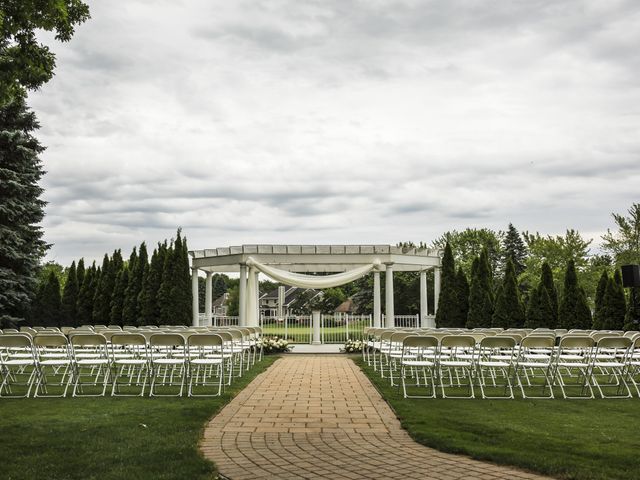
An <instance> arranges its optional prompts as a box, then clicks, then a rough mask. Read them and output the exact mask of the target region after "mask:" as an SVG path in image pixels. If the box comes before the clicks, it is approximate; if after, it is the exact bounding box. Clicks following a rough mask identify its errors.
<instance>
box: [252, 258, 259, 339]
mask: <svg viewBox="0 0 640 480" xmlns="http://www.w3.org/2000/svg"><path fill="white" fill-rule="evenodd" d="M255 275H256V317H255V319H256V321H255V323H254V324H253V325H252V326H253V327H259V326H260V272H259V271H258V270H256V274H255Z"/></svg>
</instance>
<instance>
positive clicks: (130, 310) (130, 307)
mask: <svg viewBox="0 0 640 480" xmlns="http://www.w3.org/2000/svg"><path fill="white" fill-rule="evenodd" d="M147 264H148V257H147V245H146V244H145V243H144V242H142V243H141V244H140V249H139V250H138V254H137V255H135V252H132V253H131V258H130V259H129V284H128V285H127V289H126V291H125V299H124V307H123V313H122V321H123V322H124V324H125V325H138V322H139V316H140V312H141V310H142V309H141V307H140V305H139V304H138V297H139V295H140V292H141V290H142V285H143V280H144V270H145V267H146V266H147Z"/></svg>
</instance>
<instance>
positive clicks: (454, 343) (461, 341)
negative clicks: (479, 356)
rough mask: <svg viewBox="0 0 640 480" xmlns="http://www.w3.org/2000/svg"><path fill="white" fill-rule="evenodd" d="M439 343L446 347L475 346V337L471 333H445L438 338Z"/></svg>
mask: <svg viewBox="0 0 640 480" xmlns="http://www.w3.org/2000/svg"><path fill="white" fill-rule="evenodd" d="M440 345H441V346H443V347H447V348H455V347H463V348H469V347H470V348H473V347H475V346H476V339H475V338H473V337H472V336H471V335H445V336H444V337H442V340H440Z"/></svg>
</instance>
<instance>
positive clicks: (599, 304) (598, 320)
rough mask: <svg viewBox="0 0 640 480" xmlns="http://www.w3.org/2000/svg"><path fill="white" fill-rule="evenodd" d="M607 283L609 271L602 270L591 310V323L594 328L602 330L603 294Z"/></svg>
mask: <svg viewBox="0 0 640 480" xmlns="http://www.w3.org/2000/svg"><path fill="white" fill-rule="evenodd" d="M608 284H609V273H608V272H607V271H606V270H603V271H602V274H601V275H600V280H598V287H597V288H596V300H595V310H594V312H593V324H592V328H593V329H594V330H602V325H603V323H604V322H603V320H604V296H605V293H606V291H607V285H608Z"/></svg>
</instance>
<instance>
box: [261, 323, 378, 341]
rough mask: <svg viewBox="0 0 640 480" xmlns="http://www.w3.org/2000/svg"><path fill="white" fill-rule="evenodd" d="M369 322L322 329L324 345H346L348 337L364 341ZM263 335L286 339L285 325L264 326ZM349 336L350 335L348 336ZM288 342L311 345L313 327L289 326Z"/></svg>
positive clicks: (287, 332)
mask: <svg viewBox="0 0 640 480" xmlns="http://www.w3.org/2000/svg"><path fill="white" fill-rule="evenodd" d="M368 326H369V322H366V323H365V322H354V323H350V324H349V328H348V329H347V327H346V326H345V325H338V326H332V327H329V326H325V327H323V328H322V332H323V334H324V343H344V342H345V341H346V339H347V336H348V337H349V338H351V339H352V340H356V339H362V331H363V328H364V327H368ZM262 333H263V335H265V336H274V337H276V336H277V337H280V338H284V337H285V329H284V324H274V323H272V324H266V325H263V326H262ZM347 334H348V335H347ZM286 337H287V340H289V342H291V343H310V342H311V327H310V326H309V325H288V327H287V331H286Z"/></svg>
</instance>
